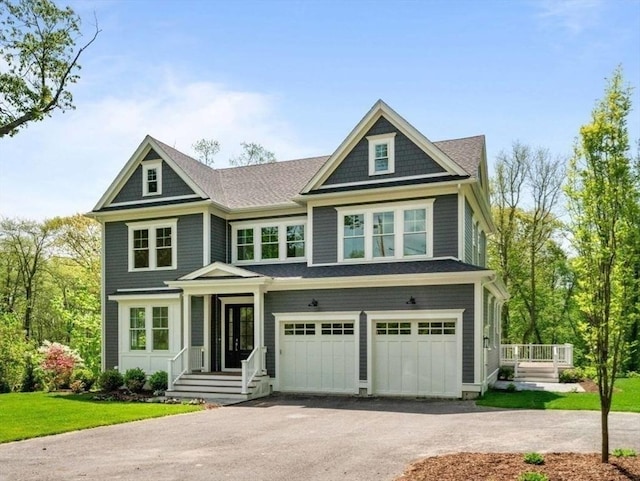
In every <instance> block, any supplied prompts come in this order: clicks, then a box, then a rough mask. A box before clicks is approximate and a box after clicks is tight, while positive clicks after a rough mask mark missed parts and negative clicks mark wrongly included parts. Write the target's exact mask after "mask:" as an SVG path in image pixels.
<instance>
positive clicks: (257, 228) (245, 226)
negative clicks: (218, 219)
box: [229, 216, 308, 265]
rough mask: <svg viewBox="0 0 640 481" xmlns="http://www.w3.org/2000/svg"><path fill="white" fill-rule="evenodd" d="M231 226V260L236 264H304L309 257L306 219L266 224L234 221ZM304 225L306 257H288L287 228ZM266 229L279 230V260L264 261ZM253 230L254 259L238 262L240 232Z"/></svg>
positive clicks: (292, 218)
mask: <svg viewBox="0 0 640 481" xmlns="http://www.w3.org/2000/svg"><path fill="white" fill-rule="evenodd" d="M229 224H231V260H232V262H233V263H234V264H239V265H242V264H256V263H260V264H276V263H284V262H304V261H306V259H307V257H306V254H307V237H308V235H307V218H306V217H299V216H298V217H285V218H278V219H270V220H267V219H265V221H264V222H260V221H255V220H250V221H237V222H236V221H234V222H229ZM295 225H302V226H303V228H304V250H305V255H304V256H301V257H287V227H290V226H295ZM266 227H277V228H278V258H277V259H262V229H263V228H266ZM250 229H253V259H246V260H238V230H250Z"/></svg>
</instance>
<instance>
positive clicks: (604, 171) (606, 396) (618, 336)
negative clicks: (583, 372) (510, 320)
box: [566, 68, 640, 463]
mask: <svg viewBox="0 0 640 481" xmlns="http://www.w3.org/2000/svg"><path fill="white" fill-rule="evenodd" d="M630 97H631V88H630V87H626V86H624V85H623V76H622V70H621V69H620V68H619V69H617V70H616V71H615V72H614V74H613V77H612V78H611V80H610V81H609V83H608V85H607V87H606V90H605V95H604V98H603V99H602V100H600V101H599V102H598V103H597V104H596V107H595V108H594V110H593V112H592V115H591V122H590V123H588V124H586V125H583V126H582V127H581V128H580V135H579V138H578V139H577V140H576V145H575V147H574V155H573V157H572V159H571V162H570V169H569V176H568V184H567V187H566V191H567V195H568V198H569V211H570V214H571V223H572V231H573V237H572V246H573V249H574V250H575V252H576V253H577V258H576V261H575V266H576V273H577V276H578V281H577V282H578V285H577V303H578V306H579V308H580V311H581V314H582V323H581V330H582V333H583V336H584V338H585V341H586V343H587V345H588V346H589V348H590V351H589V355H590V357H591V358H592V360H593V362H594V365H595V367H596V371H597V380H598V391H599V395H600V410H601V416H600V418H601V429H602V453H601V454H602V462H603V463H606V462H608V461H609V427H608V416H609V411H610V409H611V400H612V397H613V385H614V380H615V376H616V373H617V372H618V368H619V367H620V364H621V361H622V358H623V356H624V353H625V339H626V338H627V331H628V328H629V326H630V325H631V322H632V318H633V316H634V315H636V314H637V310H638V305H637V302H638V297H637V292H638V288H639V287H640V286H639V285H638V278H637V273H635V272H634V262H633V260H634V259H633V257H632V256H633V254H634V251H636V252H637V245H634V243H635V242H637V236H635V231H636V230H637V228H638V226H637V219H638V217H636V216H637V215H638V213H639V212H640V209H639V207H638V203H639V202H640V188H639V185H638V174H639V172H638V168H637V167H636V168H635V171H634V167H633V165H632V162H631V157H630V152H629V136H628V132H627V127H626V119H627V116H628V114H629V112H630V110H631V99H630ZM631 303H636V305H635V306H634V305H631Z"/></svg>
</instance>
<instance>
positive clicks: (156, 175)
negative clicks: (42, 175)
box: [89, 101, 507, 398]
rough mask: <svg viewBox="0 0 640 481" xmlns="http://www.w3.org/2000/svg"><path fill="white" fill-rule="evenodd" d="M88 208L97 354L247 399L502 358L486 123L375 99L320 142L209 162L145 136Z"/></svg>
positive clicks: (347, 386)
mask: <svg viewBox="0 0 640 481" xmlns="http://www.w3.org/2000/svg"><path fill="white" fill-rule="evenodd" d="M89 215H90V216H91V217H94V218H95V219H97V220H99V221H100V222H101V224H102V238H103V272H102V279H103V281H102V293H103V299H102V301H103V304H102V305H103V332H102V342H103V367H104V368H113V367H117V368H118V369H120V370H121V371H123V372H124V371H125V370H127V369H129V368H132V367H141V368H142V369H144V370H145V371H146V372H147V373H152V372H155V371H158V370H165V371H166V370H168V371H169V381H170V390H171V391H172V392H175V393H176V394H179V393H180V392H182V393H184V394H185V395H209V396H223V397H231V396H236V397H244V398H247V397H255V396H260V395H265V394H268V393H269V392H270V391H283V392H317V393H347V394H361V395H409V396H437V397H453V398H460V397H473V396H475V395H478V394H479V393H481V392H483V391H484V390H485V389H486V387H487V384H488V383H489V382H491V381H492V380H493V379H495V377H496V375H497V370H498V365H499V354H498V353H499V346H500V339H499V333H500V326H499V319H500V309H501V307H502V304H503V303H504V301H505V300H506V298H507V293H506V292H505V289H504V287H503V284H502V283H501V282H500V280H499V279H497V277H496V274H495V273H494V272H493V271H491V270H488V269H487V268H486V267H485V261H486V235H487V234H489V233H491V232H492V231H493V229H494V225H493V222H492V219H491V210H490V206H489V193H488V178H487V161H486V153H485V139H484V136H477V137H467V138H461V139H455V140H445V141H440V142H431V141H430V140H428V139H427V138H426V137H425V136H424V135H423V134H421V133H420V132H419V131H417V130H416V129H415V128H414V127H413V126H412V125H410V124H409V123H408V122H407V121H406V120H404V119H403V118H402V117H400V116H399V115H398V114H397V113H396V112H395V111H394V110H392V109H391V108H390V107H389V106H388V105H386V104H385V103H384V102H383V101H378V102H376V103H375V105H374V106H373V107H372V108H371V110H370V111H369V112H367V114H366V115H365V116H364V118H363V119H362V120H361V121H360V122H359V123H358V124H357V125H356V126H355V128H354V129H353V130H352V131H351V132H350V133H349V135H348V136H347V137H346V138H345V140H344V141H343V142H342V143H341V144H340V145H339V146H338V148H337V149H336V150H335V152H334V153H333V154H332V155H330V156H325V157H313V158H307V159H299V160H290V161H282V162H276V163H271V164H262V165H253V166H246V167H236V168H225V169H212V168H210V167H208V166H206V165H204V164H202V163H200V162H198V161H196V160H194V159H192V158H191V157H189V156H187V155H185V154H183V153H181V152H179V151H177V150H175V149H174V148H172V147H169V146H168V145H166V144H163V143H162V142H160V141H158V140H156V139H154V138H152V137H146V138H145V139H144V140H143V142H142V143H141V144H140V146H139V147H138V149H137V150H136V151H135V152H134V153H133V155H132V156H131V158H130V159H129V161H128V162H127V163H126V165H125V166H124V168H123V169H122V171H121V172H120V173H119V175H118V176H117V178H116V179H115V180H114V181H113V183H112V184H111V186H110V187H109V188H108V190H107V192H106V193H105V194H104V195H103V196H102V198H101V199H100V201H99V202H98V204H97V205H96V206H95V208H94V209H93V211H92V212H91V213H90V214H89ZM196 373H197V374H196ZM240 393H242V394H240Z"/></svg>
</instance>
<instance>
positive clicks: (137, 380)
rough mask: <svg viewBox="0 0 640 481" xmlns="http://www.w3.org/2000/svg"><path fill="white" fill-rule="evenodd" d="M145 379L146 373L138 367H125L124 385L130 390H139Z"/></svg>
mask: <svg viewBox="0 0 640 481" xmlns="http://www.w3.org/2000/svg"><path fill="white" fill-rule="evenodd" d="M146 381H147V375H146V374H145V373H144V371H143V370H142V369H140V368H139V367H134V368H133V369H127V372H125V373H124V385H125V386H127V389H129V391H132V392H140V391H142V388H144V383H145V382H146Z"/></svg>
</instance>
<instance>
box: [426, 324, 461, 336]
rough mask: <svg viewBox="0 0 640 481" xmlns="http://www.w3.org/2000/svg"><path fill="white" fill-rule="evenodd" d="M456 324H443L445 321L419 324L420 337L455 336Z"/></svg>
mask: <svg viewBox="0 0 640 481" xmlns="http://www.w3.org/2000/svg"><path fill="white" fill-rule="evenodd" d="M455 333H456V323H455V322H443V321H430V322H419V323H418V335H420V336H435V335H442V334H447V335H448V334H455Z"/></svg>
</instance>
